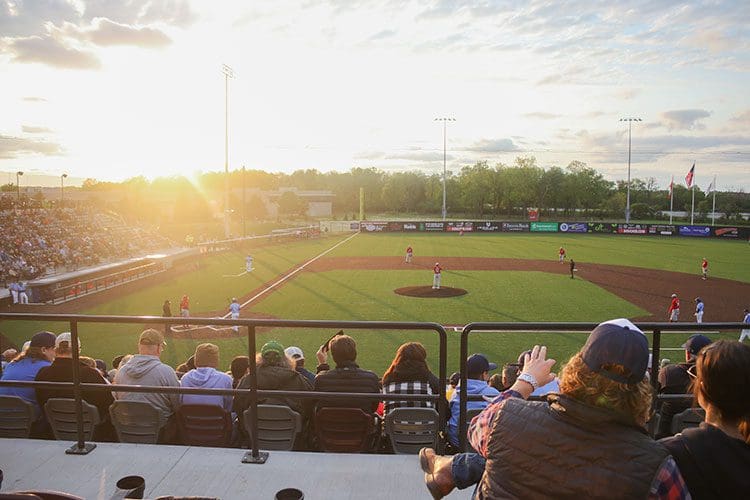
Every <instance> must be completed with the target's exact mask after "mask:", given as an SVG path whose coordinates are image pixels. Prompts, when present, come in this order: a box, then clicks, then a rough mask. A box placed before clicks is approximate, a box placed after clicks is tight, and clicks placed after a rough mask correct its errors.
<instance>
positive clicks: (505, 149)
mask: <svg viewBox="0 0 750 500" xmlns="http://www.w3.org/2000/svg"><path fill="white" fill-rule="evenodd" d="M463 149H464V150H465V151H474V152H478V153H510V152H514V151H520V148H519V147H518V146H516V144H515V143H514V142H513V140H512V139H481V140H479V141H477V142H475V143H474V144H472V145H471V146H469V147H466V148H463Z"/></svg>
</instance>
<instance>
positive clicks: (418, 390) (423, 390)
mask: <svg viewBox="0 0 750 500" xmlns="http://www.w3.org/2000/svg"><path fill="white" fill-rule="evenodd" d="M383 394H427V395H430V396H431V395H432V394H433V392H432V389H431V388H430V383H429V382H422V381H419V380H412V381H409V382H392V383H390V384H388V385H386V386H385V387H383ZM434 406H435V405H434V404H433V402H432V401H386V402H385V413H386V414H388V412H389V411H391V410H393V409H394V408H433V407H434Z"/></svg>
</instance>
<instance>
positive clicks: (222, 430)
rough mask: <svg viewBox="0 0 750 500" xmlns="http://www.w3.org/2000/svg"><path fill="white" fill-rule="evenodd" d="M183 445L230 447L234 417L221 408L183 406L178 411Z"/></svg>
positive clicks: (212, 406)
mask: <svg viewBox="0 0 750 500" xmlns="http://www.w3.org/2000/svg"><path fill="white" fill-rule="evenodd" d="M177 425H178V428H179V430H180V438H181V439H182V443H183V444H186V445H189V446H228V445H229V441H230V440H231V439H232V417H231V416H230V414H229V412H227V411H224V409H223V408H222V407H221V406H216V405H182V406H180V409H179V410H178V411H177Z"/></svg>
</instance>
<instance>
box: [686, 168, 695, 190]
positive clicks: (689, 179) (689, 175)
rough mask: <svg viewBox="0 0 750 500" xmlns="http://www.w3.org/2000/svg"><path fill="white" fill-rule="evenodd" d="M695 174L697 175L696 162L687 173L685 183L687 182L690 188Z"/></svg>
mask: <svg viewBox="0 0 750 500" xmlns="http://www.w3.org/2000/svg"><path fill="white" fill-rule="evenodd" d="M694 175H695V162H693V166H692V167H690V172H688V173H687V175H686V176H685V184H687V187H688V188H690V187H692V186H693V176H694Z"/></svg>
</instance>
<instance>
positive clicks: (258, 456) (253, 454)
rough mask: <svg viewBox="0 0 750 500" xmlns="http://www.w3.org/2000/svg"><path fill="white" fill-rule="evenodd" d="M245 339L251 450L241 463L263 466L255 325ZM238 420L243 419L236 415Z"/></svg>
mask: <svg viewBox="0 0 750 500" xmlns="http://www.w3.org/2000/svg"><path fill="white" fill-rule="evenodd" d="M247 339H248V342H247V344H248V357H249V358H250V366H249V370H250V373H249V375H250V406H249V408H250V409H251V411H250V417H251V418H250V428H249V429H247V431H248V434H250V440H251V441H252V443H250V445H251V446H252V450H250V451H248V452H247V453H245V456H243V457H242V463H245V464H264V463H266V460H268V452H267V451H260V450H259V449H258V441H259V439H258V370H257V369H256V368H257V367H256V365H255V352H256V349H257V346H256V345H255V341H256V339H255V325H249V326H248V327H247ZM238 417H239V418H240V419H242V418H244V417H243V416H241V415H238Z"/></svg>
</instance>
